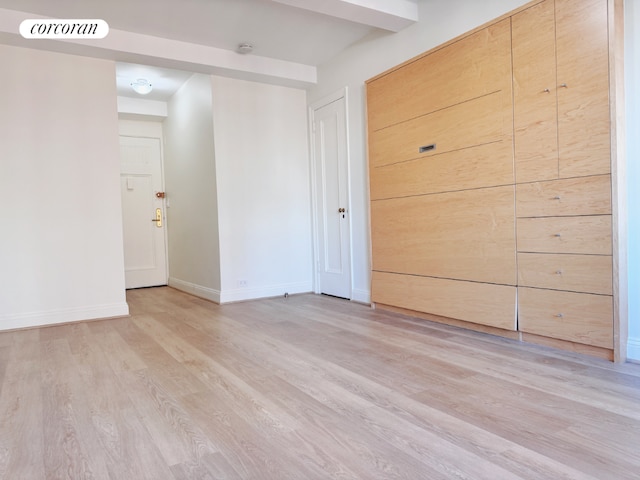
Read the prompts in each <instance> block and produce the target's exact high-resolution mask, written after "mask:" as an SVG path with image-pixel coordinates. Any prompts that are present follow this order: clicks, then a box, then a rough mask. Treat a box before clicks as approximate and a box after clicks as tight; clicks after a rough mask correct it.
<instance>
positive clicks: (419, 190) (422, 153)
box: [367, 0, 617, 358]
mask: <svg viewBox="0 0 640 480" xmlns="http://www.w3.org/2000/svg"><path fill="white" fill-rule="evenodd" d="M614 3H615V0H542V1H534V2H531V3H530V4H528V5H525V6H523V7H521V8H520V9H518V10H517V11H515V12H513V13H511V14H507V15H505V16H504V17H501V18H500V19H497V20H496V21H495V22H494V23H492V24H489V25H487V26H484V27H481V28H478V29H477V30H475V31H473V32H471V33H469V34H468V35H463V36H462V37H460V38H458V39H454V40H452V41H451V42H449V43H447V44H445V45H443V46H441V47H438V48H436V49H434V50H432V51H430V52H427V53H426V54H424V55H422V56H420V57H417V58H415V59H413V60H410V61H408V62H406V63H405V64H402V65H400V66H398V67H396V68H393V69H391V70H390V71H388V72H385V73H383V74H381V75H379V76H377V77H375V78H373V79H371V80H369V81H368V82H367V112H368V140H369V181H370V193H371V232H372V237H371V239H372V270H373V272H372V300H373V302H374V303H378V304H381V305H388V306H392V307H397V308H400V309H405V310H409V311H415V312H422V313H427V314H433V315H438V316H442V317H447V318H450V319H452V320H456V321H457V320H462V321H465V322H469V323H470V324H473V323H475V324H481V325H484V326H490V327H495V328H498V329H502V330H511V331H513V330H517V331H519V332H522V333H519V334H518V335H520V336H522V337H523V338H525V335H526V338H527V339H536V338H542V339H548V342H549V343H550V342H554V343H553V344H554V345H558V344H560V345H562V342H566V344H567V345H573V344H581V345H583V346H585V347H582V348H583V349H584V348H587V349H589V348H591V349H593V350H594V351H595V350H598V351H599V352H600V353H601V352H605V353H604V354H603V355H604V356H606V357H607V358H612V351H613V348H614V345H613V341H614V322H613V317H614V307H615V302H614V300H615V290H616V283H615V281H614V276H613V275H614V271H613V270H614V258H615V255H616V249H617V244H616V242H617V237H616V236H615V235H614V234H613V232H614V230H615V228H614V227H615V225H614V220H615V214H616V212H615V208H614V204H613V201H612V198H615V196H614V195H613V193H614V192H613V190H612V179H614V175H615V172H614V171H612V167H611V165H612V162H611V159H612V156H611V151H612V146H611V138H612V123H611V111H610V96H611V93H610V92H611V90H610V84H609V75H610V69H609V65H610V56H609V52H610V48H612V47H611V46H610V36H611V35H613V33H612V32H610V31H609V29H610V27H609V25H610V22H609V18H608V15H610V14H611V9H612V8H613V5H614ZM616 5H617V4H616ZM612 44H613V43H612V42H611V45H612ZM516 292H517V295H516ZM470 326H471V325H470ZM607 352H608V353H607ZM600 353H598V354H600Z"/></svg>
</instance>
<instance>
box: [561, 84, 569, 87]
mask: <svg viewBox="0 0 640 480" xmlns="http://www.w3.org/2000/svg"><path fill="white" fill-rule="evenodd" d="M560 87H561V88H569V86H568V85H567V84H566V83H561V84H560Z"/></svg>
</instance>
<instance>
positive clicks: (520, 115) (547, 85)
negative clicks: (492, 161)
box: [512, 0, 558, 183]
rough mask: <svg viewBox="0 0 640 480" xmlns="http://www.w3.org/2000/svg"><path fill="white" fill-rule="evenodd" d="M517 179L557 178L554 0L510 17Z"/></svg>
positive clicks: (546, 0) (526, 180) (523, 180)
mask: <svg viewBox="0 0 640 480" xmlns="http://www.w3.org/2000/svg"><path fill="white" fill-rule="evenodd" d="M512 36H513V37H512V38H513V44H512V47H513V95H514V127H515V129H514V135H515V141H514V149H515V162H516V182H517V183H525V182H531V181H538V180H554V179H556V178H558V124H557V101H556V98H557V96H556V95H557V92H556V56H555V50H556V38H555V12H554V3H553V0H545V1H544V2H542V3H540V4H538V5H535V6H533V7H531V8H528V9H527V10H524V11H522V12H520V13H518V14H516V15H514V16H513V18H512Z"/></svg>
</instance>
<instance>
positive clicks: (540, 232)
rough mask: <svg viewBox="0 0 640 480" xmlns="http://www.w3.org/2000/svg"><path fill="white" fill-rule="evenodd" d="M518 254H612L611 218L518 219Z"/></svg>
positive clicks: (609, 216) (603, 216) (601, 216)
mask: <svg viewBox="0 0 640 480" xmlns="http://www.w3.org/2000/svg"><path fill="white" fill-rule="evenodd" d="M517 224H518V251H519V252H538V253H579V254H588V255H589V254H590V255H611V215H593V216H581V217H541V218H519V219H518V222H517Z"/></svg>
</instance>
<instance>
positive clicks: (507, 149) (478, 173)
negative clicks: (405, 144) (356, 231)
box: [369, 141, 513, 200]
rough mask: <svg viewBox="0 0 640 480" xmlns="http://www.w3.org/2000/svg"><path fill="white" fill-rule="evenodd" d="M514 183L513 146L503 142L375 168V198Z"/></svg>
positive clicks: (372, 178) (372, 179)
mask: <svg viewBox="0 0 640 480" xmlns="http://www.w3.org/2000/svg"><path fill="white" fill-rule="evenodd" d="M511 184H513V146H512V145H511V142H508V141H499V142H494V143H488V144H485V145H477V146H473V147H470V148H464V149H462V150H454V151H452V152H447V153H436V154H435V155H429V156H424V157H421V158H417V159H415V160H409V161H406V162H401V163H395V164H391V165H385V166H383V167H372V168H371V169H370V170H369V187H370V195H371V200H383V199H386V198H397V197H408V196H413V195H424V194H429V193H443V192H453V191H459V190H469V189H473V188H482V187H497V186H500V185H511Z"/></svg>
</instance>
